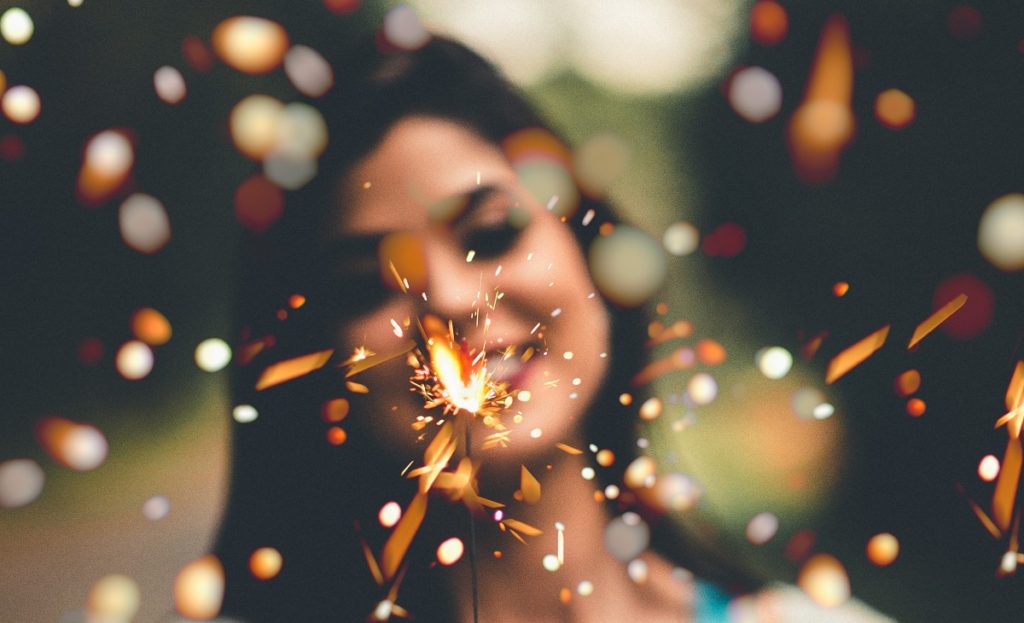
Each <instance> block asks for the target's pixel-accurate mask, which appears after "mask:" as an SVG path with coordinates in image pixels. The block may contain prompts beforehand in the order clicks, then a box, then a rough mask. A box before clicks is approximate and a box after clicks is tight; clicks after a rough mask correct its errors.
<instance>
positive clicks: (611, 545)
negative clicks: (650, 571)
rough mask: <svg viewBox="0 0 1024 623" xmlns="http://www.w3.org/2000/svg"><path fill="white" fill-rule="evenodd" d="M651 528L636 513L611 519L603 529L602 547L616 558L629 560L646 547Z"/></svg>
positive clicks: (649, 538) (623, 560)
mask: <svg viewBox="0 0 1024 623" xmlns="http://www.w3.org/2000/svg"><path fill="white" fill-rule="evenodd" d="M650 540H651V530H650V528H649V527H648V526H647V523H646V522H645V521H644V520H643V519H641V518H640V516H639V515H637V514H636V513H625V514H623V515H621V516H619V517H616V518H614V519H612V520H611V521H610V522H608V525H607V526H605V529H604V547H605V550H607V551H608V553H609V554H611V555H612V556H613V557H614V558H615V559H616V560H618V561H620V562H629V561H630V560H633V559H634V558H636V557H637V556H639V555H640V554H642V553H643V551H644V550H645V549H647V546H648V544H649V543H650Z"/></svg>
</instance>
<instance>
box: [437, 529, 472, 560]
mask: <svg viewBox="0 0 1024 623" xmlns="http://www.w3.org/2000/svg"><path fill="white" fill-rule="evenodd" d="M465 549H466V548H465V546H464V545H463V544H462V539H460V538H458V537H454V536H453V537H452V538H450V539H446V540H445V541H443V542H442V543H441V544H440V545H438V546H437V562H439V563H441V564H442V565H446V566H447V565H454V564H455V563H457V562H459V559H460V558H462V553H463V552H464V551H465Z"/></svg>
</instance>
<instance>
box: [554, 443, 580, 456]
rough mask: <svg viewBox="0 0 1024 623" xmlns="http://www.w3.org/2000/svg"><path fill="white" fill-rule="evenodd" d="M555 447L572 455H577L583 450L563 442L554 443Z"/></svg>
mask: <svg viewBox="0 0 1024 623" xmlns="http://www.w3.org/2000/svg"><path fill="white" fill-rule="evenodd" d="M555 447H556V448H558V449H559V450H561V451H562V452H565V453H566V454H572V455H574V456H575V455H579V454H583V450H580V449H579V448H574V447H572V446H570V445H568V444H564V443H561V442H559V443H556V444H555Z"/></svg>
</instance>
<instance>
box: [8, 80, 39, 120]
mask: <svg viewBox="0 0 1024 623" xmlns="http://www.w3.org/2000/svg"><path fill="white" fill-rule="evenodd" d="M0 108H3V111H4V114H5V115H7V118H8V119H10V120H11V121H13V122H14V123H20V124H26V123H32V122H33V121H35V119H36V117H38V116H39V108H40V103H39V94H38V93H36V92H35V90H34V89H33V88H32V87H27V86H25V85H17V86H13V87H11V88H9V89H7V92H6V93H4V95H3V100H0Z"/></svg>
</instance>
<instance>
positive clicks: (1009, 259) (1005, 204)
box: [978, 193, 1024, 271]
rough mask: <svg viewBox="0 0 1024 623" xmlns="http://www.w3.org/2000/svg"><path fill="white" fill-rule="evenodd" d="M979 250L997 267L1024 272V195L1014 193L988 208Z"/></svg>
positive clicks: (979, 233)
mask: <svg viewBox="0 0 1024 623" xmlns="http://www.w3.org/2000/svg"><path fill="white" fill-rule="evenodd" d="M978 249H979V250H980V251H981V254H982V255H983V256H984V257H985V259H986V260H988V261H989V262H990V263H991V264H992V265H993V266H995V267H996V268H998V269H1000V270H1005V271H1013V270H1021V269H1022V268H1024V194H1021V193H1010V194H1008V195H1003V196H1002V197H1000V198H998V199H996V200H995V201H993V202H992V203H990V204H989V206H988V207H987V208H985V212H984V213H982V215H981V221H980V222H979V223H978Z"/></svg>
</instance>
